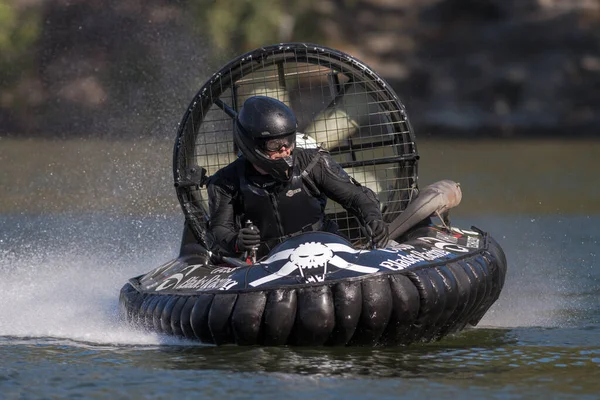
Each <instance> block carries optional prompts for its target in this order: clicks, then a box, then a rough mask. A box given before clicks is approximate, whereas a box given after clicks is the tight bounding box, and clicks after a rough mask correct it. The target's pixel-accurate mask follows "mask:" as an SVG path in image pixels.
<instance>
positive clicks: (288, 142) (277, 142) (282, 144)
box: [259, 134, 296, 153]
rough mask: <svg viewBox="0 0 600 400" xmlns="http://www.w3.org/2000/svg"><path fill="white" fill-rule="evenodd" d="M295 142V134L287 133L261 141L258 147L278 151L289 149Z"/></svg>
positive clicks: (273, 151) (272, 151)
mask: <svg viewBox="0 0 600 400" xmlns="http://www.w3.org/2000/svg"><path fill="white" fill-rule="evenodd" d="M295 144H296V135H295V134H292V135H288V136H284V137H280V138H275V139H268V140H264V141H261V143H260V144H259V145H260V147H261V148H262V149H263V150H265V151H268V152H270V153H279V152H280V151H281V150H283V149H284V148H285V149H291V148H292V147H294V145H295Z"/></svg>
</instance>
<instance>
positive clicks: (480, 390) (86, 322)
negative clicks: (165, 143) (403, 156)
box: [0, 157, 600, 399]
mask: <svg viewBox="0 0 600 400" xmlns="http://www.w3.org/2000/svg"><path fill="white" fill-rule="evenodd" d="M82 158H83V159H84V160H85V159H86V158H85V157H82ZM0 161H1V157H0ZM109 161H110V160H108V161H107V162H109ZM57 162H58V163H61V165H62V166H61V168H63V167H64V166H65V165H67V164H68V161H67V160H66V159H64V160H63V159H61V160H59V161H57ZM93 162H94V163H96V165H97V164H98V163H100V164H101V161H98V160H96V161H93ZM137 165H146V164H145V163H140V162H139V161H136V162H135V163H134V164H132V165H131V166H127V165H121V166H120V167H119V168H120V170H121V171H123V170H125V171H126V172H128V173H127V174H125V175H126V179H127V180H129V179H131V177H132V176H135V171H136V170H137V169H139V168H140V167H138V166H137ZM4 167H5V165H3V168H4ZM463 167H464V165H463ZM12 168H14V171H16V172H18V171H17V168H15V167H12ZM82 168H88V166H85V165H84V166H83V167H82ZM115 168H116V167H115ZM157 168H159V167H154V171H155V172H156V170H157ZM464 168H465V169H466V170H469V168H467V167H464ZM3 170H4V171H6V169H5V168H4V169H3ZM108 171H109V172H107V173H106V175H105V176H104V177H105V179H104V180H103V181H102V182H104V183H103V185H99V186H98V188H97V189H96V190H97V192H95V196H99V197H102V196H106V198H107V199H112V197H111V196H110V195H111V194H114V193H117V194H119V195H120V196H121V198H122V200H121V202H122V203H127V202H128V201H129V200H131V199H132V197H127V196H126V195H123V193H126V192H127V187H133V189H132V190H133V191H137V192H139V191H140V190H145V189H139V188H138V187H137V186H138V184H137V183H136V184H135V185H133V186H132V185H130V186H127V185H126V184H125V183H124V182H123V180H120V179H119V178H118V175H117V174H115V172H114V169H111V170H108ZM16 172H15V173H16ZM50 172H52V171H50ZM446 172H448V171H446ZM450 172H452V173H450V174H448V176H441V177H439V179H441V178H444V177H449V178H453V179H456V180H460V181H461V182H463V186H464V187H466V188H469V189H471V188H479V189H481V191H480V192H479V193H478V194H477V195H475V194H474V193H473V190H465V196H470V197H478V198H481V197H482V196H483V197H484V196H485V185H483V184H480V183H477V182H476V181H477V176H480V175H477V176H475V177H474V175H470V174H469V173H466V172H465V173H462V172H461V171H459V170H455V171H450ZM479 172H481V171H479ZM487 172H488V173H490V172H489V171H487ZM77 173H81V171H79V172H77ZM144 173H145V174H146V175H151V173H150V172H148V171H147V170H144ZM427 173H428V172H427V170H425V175H427ZM22 174H24V173H22ZM566 174H567V175H569V176H570V174H572V172H570V171H567V172H566ZM157 175H161V173H157ZM457 175H458V177H457ZM422 177H423V175H422ZM0 178H3V179H4V180H3V181H0V186H3V185H4V186H8V183H7V182H8V179H6V176H4V177H3V176H0ZM19 179H23V181H25V182H28V181H30V179H29V178H28V177H27V176H25V175H22V176H20V177H19ZM40 179H42V180H43V178H40ZM48 179H52V178H48ZM519 179H520V180H519V182H517V183H516V184H518V185H523V184H524V182H523V181H524V180H526V177H525V176H523V177H520V178H519ZM62 180H63V181H67V182H70V181H69V180H68V179H66V178H62ZM422 180H426V179H422ZM44 182H45V181H44ZM160 182H162V179H157V178H155V181H154V184H156V185H160ZM58 183H59V185H58V186H60V189H62V190H64V191H66V192H67V194H68V193H69V190H73V191H74V192H73V193H74V194H76V193H79V192H78V191H77V190H79V189H77V188H71V186H69V185H65V184H64V182H58ZM580 183H581V187H584V188H585V187H586V182H580ZM477 185H479V186H477ZM533 186H535V185H534V184H533ZM587 187H589V188H591V189H590V190H592V192H591V194H590V195H587V197H586V198H585V199H583V200H582V203H581V204H583V203H585V204H586V205H585V208H581V207H580V208H579V211H582V212H578V213H571V212H569V213H560V212H559V213H547V212H540V213H536V212H535V211H536V209H535V204H537V201H538V199H537V195H538V194H539V192H538V191H537V190H532V191H531V192H529V193H525V194H523V193H520V194H519V196H518V197H515V198H518V199H519V201H520V203H519V206H518V207H517V209H518V212H514V213H509V212H503V213H502V214H495V213H494V212H493V210H490V209H483V210H477V211H480V212H473V213H465V212H462V213H461V212H459V213H457V216H456V217H455V218H454V219H453V222H454V223H455V224H456V225H457V226H459V227H465V228H468V227H470V226H471V225H475V226H477V227H479V228H482V229H484V230H487V231H490V232H491V233H492V234H493V236H494V237H495V238H496V239H497V240H498V241H499V242H500V244H501V245H502V246H503V248H504V249H505V251H506V254H507V258H508V261H509V273H508V276H507V281H506V284H505V288H504V291H503V292H502V295H501V297H500V299H499V300H498V302H497V303H496V304H495V305H494V306H493V307H492V309H491V310H490V311H489V312H488V314H487V315H486V316H485V317H484V319H483V320H482V321H481V324H480V326H479V327H477V328H476V329H473V330H470V331H465V332H462V333H460V334H457V335H454V336H452V337H448V338H445V339H444V340H442V341H440V342H436V343H430V344H419V345H413V346H409V347H406V348H375V349H373V348H333V349H328V348H286V347H282V348H260V347H248V348H244V347H235V346H224V347H215V346H205V345H199V344H195V343H189V342H185V341H181V340H177V339H174V338H169V337H161V336H158V335H155V334H151V333H146V332H140V331H136V330H132V329H130V328H128V327H126V326H123V325H122V324H120V323H119V321H118V320H117V318H116V317H117V299H118V291H119V289H120V288H121V286H122V285H123V284H124V283H125V282H126V280H127V279H128V278H130V277H132V276H135V275H138V274H140V273H143V272H145V271H148V270H149V269H151V268H153V267H155V266H156V265H158V264H160V263H162V262H165V261H167V260H169V259H171V258H172V257H174V256H175V255H176V253H177V250H178V240H179V236H180V233H181V226H182V218H181V216H180V215H179V213H177V212H176V210H174V209H171V208H169V207H170V206H169V207H163V208H162V209H161V207H160V204H159V205H156V204H150V203H151V202H142V201H141V200H135V201H137V203H136V204H137V205H136V206H135V207H132V206H131V205H119V204H117V206H115V205H113V204H111V205H110V207H109V208H108V210H104V211H98V210H95V209H94V210H92V212H87V213H86V212H82V211H81V209H79V208H77V207H75V206H74V207H70V204H69V203H68V202H67V200H65V198H66V197H68V196H66V194H65V193H63V192H62V191H61V192H60V193H58V194H56V195H53V194H52V193H51V192H45V194H44V195H45V196H46V197H47V199H49V200H48V201H50V202H51V203H52V204H51V206H52V207H51V208H50V209H51V210H50V211H47V212H44V211H43V208H44V207H43V204H41V201H38V202H36V203H35V207H33V208H30V209H28V208H25V209H24V210H22V211H18V210H16V209H15V206H14V204H16V202H17V201H18V200H19V196H25V195H27V193H26V192H27V191H26V190H24V189H23V188H21V189H20V191H17V192H14V191H13V192H10V194H7V195H6V196H4V203H2V201H0V205H1V206H2V208H1V209H2V210H3V211H2V212H0V286H1V288H0V304H1V305H2V307H0V357H1V359H2V363H1V364H0V393H2V398H6V399H21V398H148V399H162V398H174V397H177V398H241V399H258V398H260V399H262V398H266V399H270V398H281V397H283V396H285V397H286V398H291V399H296V398H298V399H299V398H302V399H305V398H321V399H329V398H331V399H333V398H340V399H341V398H344V399H359V398H360V399H363V398H399V397H401V398H409V399H418V398H440V399H455V398H457V397H461V398H464V397H468V398H499V399H515V398H543V397H546V398H553V399H555V398H577V399H586V398H589V399H597V398H600V343H599V341H598V337H599V335H600V311H599V310H600V299H599V298H598V296H597V293H598V292H599V289H600V269H598V268H597V264H598V253H599V250H600V246H599V240H600V239H598V238H600V213H598V212H597V211H596V210H595V209H593V208H590V207H591V206H589V205H587V204H588V202H589V198H590V197H592V198H593V197H594V196H596V189H595V188H596V186H593V185H592V184H589V186H587ZM115 188H117V189H118V190H115ZM30 189H31V187H30ZM48 190H49V189H48ZM171 190H172V188H170V187H166V188H165V189H164V192H165V193H164V198H165V199H167V198H168V197H169V195H168V193H169V191H171ZM579 190H583V189H581V188H580V189H579ZM155 192H160V193H159V194H161V195H163V194H162V192H161V191H160V189H157V188H153V189H152V193H153V196H154V193H155ZM495 195H496V194H494V196H495ZM570 195H572V193H571V194H570ZM583 195H584V196H586V193H585V192H584V194H583ZM80 196H85V194H83V193H82V194H80ZM155 197H157V196H155ZM526 197H530V198H532V199H533V200H534V201H533V203H535V204H533V203H532V204H533V205H530V206H527V205H526V204H525V203H523V198H526ZM57 199H58V200H57ZM77 199H78V201H80V200H81V197H78V198H77ZM30 201H31V200H30ZM107 201H108V200H107ZM111 201H112V200H111ZM131 201H134V200H131ZM161 201H162V200H161ZM164 201H166V202H168V201H169V200H164ZM556 201H559V200H556ZM556 201H555V203H556ZM145 204H147V208H144V207H141V205H145ZM168 204H170V203H168ZM115 207H116V208H115ZM528 207H530V208H528ZM549 207H550V206H549ZM560 207H562V205H561V206H560ZM550 208H551V207H550ZM574 208H575V209H577V205H575V207H574ZM132 209H137V212H132ZM157 210H162V212H158V211H157ZM538 211H539V210H538ZM544 211H546V210H544Z"/></svg>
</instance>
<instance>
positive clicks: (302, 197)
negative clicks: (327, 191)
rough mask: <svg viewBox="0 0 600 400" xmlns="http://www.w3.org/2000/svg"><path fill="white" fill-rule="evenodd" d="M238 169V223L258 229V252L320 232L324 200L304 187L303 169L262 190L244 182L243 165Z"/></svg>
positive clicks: (249, 182)
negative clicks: (259, 245) (250, 222)
mask: <svg viewBox="0 0 600 400" xmlns="http://www.w3.org/2000/svg"><path fill="white" fill-rule="evenodd" d="M312 165H314V163H312V162H311V166H312ZM241 169H242V171H240V172H241V173H240V175H239V176H240V194H241V195H242V196H241V202H242V204H241V209H242V210H243V213H242V216H241V217H242V218H241V220H240V223H241V226H243V225H244V223H245V222H246V221H248V220H250V221H252V223H253V224H254V225H256V226H257V227H258V229H259V230H260V235H261V238H262V239H263V246H261V249H259V253H266V252H267V251H269V250H270V249H272V248H273V247H274V246H275V245H277V244H278V243H281V242H282V241H283V240H285V239H287V238H288V237H291V236H293V235H295V234H298V233H301V232H307V231H314V230H321V229H322V227H323V224H324V210H325V205H326V203H327V198H326V197H325V196H324V195H323V194H321V193H313V192H314V190H313V191H311V190H310V189H309V188H308V187H307V185H306V183H305V180H306V178H305V179H303V177H302V175H303V174H302V173H303V172H305V174H304V175H307V173H306V170H304V171H302V170H300V167H299V166H298V165H295V166H294V168H293V170H292V171H293V172H292V177H291V178H290V179H289V180H288V181H287V182H286V183H283V184H276V185H275V186H273V187H269V188H263V187H260V186H258V185H257V184H255V183H253V182H251V181H250V180H248V178H247V177H246V167H245V163H244V164H243V167H242V168H241Z"/></svg>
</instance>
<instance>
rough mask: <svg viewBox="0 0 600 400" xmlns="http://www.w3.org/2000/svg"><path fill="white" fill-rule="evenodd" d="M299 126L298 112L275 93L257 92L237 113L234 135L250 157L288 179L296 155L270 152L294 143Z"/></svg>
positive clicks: (277, 176) (267, 170) (258, 164)
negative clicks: (273, 154)
mask: <svg viewBox="0 0 600 400" xmlns="http://www.w3.org/2000/svg"><path fill="white" fill-rule="evenodd" d="M296 128H297V123H296V116H295V115H294V112H293V111H292V110H291V109H290V108H289V107H288V106H286V105H285V104H283V103H282V102H281V101H279V100H276V99H274V98H271V97H266V96H253V97H250V98H249V99H248V100H246V101H245V102H244V105H243V106H242V109H241V110H240V112H239V113H238V115H237V118H236V121H235V129H234V131H233V139H234V140H235V143H236V145H237V146H238V147H239V149H240V151H241V152H242V154H243V155H244V156H246V158H247V159H248V161H250V162H251V163H252V164H254V165H255V166H257V167H259V168H260V169H262V170H264V171H265V172H267V173H268V174H270V175H271V176H273V177H274V178H275V179H277V180H280V181H286V180H288V179H289V177H290V174H289V170H290V169H291V168H292V166H293V163H294V157H293V155H292V154H290V155H289V156H288V157H283V158H278V159H276V160H272V159H271V158H270V157H269V153H268V152H269V151H271V152H272V151H279V150H281V149H282V148H283V147H287V148H290V147H293V146H294V145H295V143H296Z"/></svg>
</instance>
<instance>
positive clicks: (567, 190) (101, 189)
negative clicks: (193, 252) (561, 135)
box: [0, 137, 600, 216]
mask: <svg viewBox="0 0 600 400" xmlns="http://www.w3.org/2000/svg"><path fill="white" fill-rule="evenodd" d="M417 139H418V141H417V145H418V151H419V153H420V156H421V159H420V161H419V183H420V185H421V186H425V185H428V184H431V183H433V182H435V181H438V180H441V179H452V180H455V181H457V182H460V183H461V185H462V188H463V192H464V195H463V200H462V204H461V205H460V206H459V207H458V208H457V209H455V210H454V212H453V213H454V214H455V215H461V216H462V215H473V214H482V213H486V214H487V213H506V214H524V213H526V214H533V215H540V214H573V213H577V214H585V215H588V214H598V213H600V185H597V184H596V182H597V176H596V175H597V172H598V166H597V162H598V159H600V141H594V140H587V141H582V140H578V141H575V140H573V141H559V140H546V141H542V140H539V141H533V140H529V141H525V140H482V141H472V140H471V141H468V140H446V141H443V140H423V139H422V138H420V137H418V138H417ZM1 140H2V142H1V145H0V192H2V193H3V196H2V197H1V198H0V213H6V212H30V213H32V212H67V211H70V212H72V211H77V212H89V211H95V212H109V213H116V214H130V213H134V214H138V215H140V214H156V213H179V209H178V205H177V199H176V197H175V191H174V190H173V178H172V170H171V168H172V159H171V157H172V146H173V142H172V141H171V140H157V139H137V140H135V141H127V140H123V141H107V140H99V139H86V140H83V139H72V140H68V141H59V140H44V139H35V140H32V139H25V140H24V139H16V138H14V139H13V138H11V139H8V138H1ZM32 154H34V156H32Z"/></svg>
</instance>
